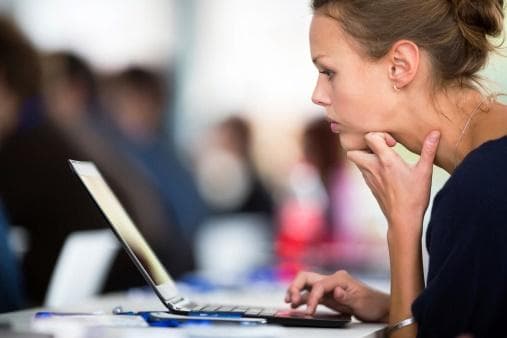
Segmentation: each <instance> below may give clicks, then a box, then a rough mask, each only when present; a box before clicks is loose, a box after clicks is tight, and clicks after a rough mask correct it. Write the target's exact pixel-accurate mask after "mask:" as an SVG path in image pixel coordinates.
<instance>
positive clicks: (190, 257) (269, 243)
mask: <svg viewBox="0 0 507 338" xmlns="http://www.w3.org/2000/svg"><path fill="white" fill-rule="evenodd" d="M0 16H1V19H0V25H1V27H0V40H1V41H0V43H1V44H2V45H0V102H1V103H0V200H1V213H0V216H1V217H0V257H1V259H0V261H1V263H0V299H5V301H3V302H2V303H0V311H8V310H13V309H19V308H23V307H28V306H35V305H41V304H46V305H58V304H60V302H62V301H65V298H66V296H65V295H64V296H62V294H63V293H62V292H63V291H61V290H64V289H65V287H64V285H65V284H69V281H70V280H73V279H72V276H74V277H75V276H76V273H75V271H76V267H82V266H83V265H82V264H84V263H83V258H85V260H86V261H87V262H86V264H87V265H86V266H87V269H89V273H88V275H91V276H94V277H93V278H89V279H90V280H88V281H87V283H88V284H89V285H88V286H87V287H86V286H85V287H83V288H84V291H82V296H83V297H86V296H90V295H92V294H96V293H102V292H110V291H118V290H126V289H129V288H132V287H137V286H143V285H144V284H145V283H144V281H143V280H142V278H141V277H140V275H139V273H138V272H137V271H135V269H134V267H133V266H132V264H131V263H130V261H129V259H128V257H127V256H126V255H125V254H123V252H122V251H121V250H119V249H118V247H117V244H116V241H115V240H114V238H113V239H111V238H109V237H108V236H109V235H110V233H109V231H108V230H107V229H108V227H107V224H106V223H105V221H104V220H103V218H102V217H101V214H100V213H99V211H98V210H97V209H96V207H95V205H94V204H93V203H92V201H91V200H90V198H89V197H88V195H87V194H86V192H85V191H84V188H83V187H82V186H81V184H80V183H79V181H78V180H77V179H76V177H74V176H73V174H72V172H71V171H70V168H69V167H68V165H67V163H66V160H67V159H68V158H73V159H77V160H91V161H94V162H95V163H96V164H97V166H98V167H99V169H100V170H101V171H102V172H103V174H104V176H105V177H106V179H107V180H108V182H109V183H110V185H111V186H112V188H113V190H114V191H115V192H116V193H117V195H118V196H119V199H120V201H121V202H122V203H123V204H124V206H125V208H126V209H127V210H128V212H129V213H130V214H131V216H132V218H133V219H134V221H135V222H136V223H137V225H138V226H139V228H140V230H141V232H142V233H143V234H144V236H145V237H146V239H147V240H148V242H149V243H150V244H151V245H152V246H153V248H154V249H155V252H156V253H157V255H159V257H160V258H161V260H162V262H163V263H164V265H165V266H166V267H167V269H168V270H169V272H170V273H171V274H172V275H173V277H175V278H177V279H180V280H183V281H187V282H188V283H198V284H199V283H200V284H199V285H202V283H212V284H213V283H214V284H220V285H224V284H234V283H237V284H241V283H243V284H244V283H248V282H253V281H257V280H267V281H273V282H280V283H286V282H288V281H289V280H290V279H291V278H292V277H293V276H294V275H295V273H297V271H299V270H301V269H306V270H308V269H311V270H316V271H320V272H333V271H335V270H338V269H348V270H349V271H351V272H352V273H354V274H358V275H361V276H369V277H373V278H378V279H381V280H383V281H385V282H386V283H388V257H387V248H386V245H385V233H386V222H385V220H384V218H383V215H382V213H381V211H380V209H379V207H378V206H377V204H376V202H375V200H374V198H373V196H372V195H371V193H370V192H369V190H368V188H367V187H366V185H365V184H364V183H363V181H362V177H361V175H360V173H359V172H358V171H357V170H356V169H355V168H353V167H352V166H351V165H350V164H349V163H347V161H346V160H345V158H344V154H343V152H342V151H341V149H340V146H339V144H338V140H337V137H336V135H334V134H332V133H331V131H330V129H329V125H328V123H327V122H326V121H325V120H324V119H323V117H324V113H323V111H322V110H321V109H320V108H318V107H316V106H315V105H313V104H312V102H311V100H310V97H311V93H312V90H313V86H314V82H315V80H316V78H317V72H316V70H315V69H314V67H313V65H312V63H311V60H310V54H309V48H308V26H309V23H310V20H311V10H310V6H309V2H308V1H306V0H301V1H294V0H256V1H252V0H144V1H134V0H121V1H120V0H107V1H98V0H89V1H78V0H15V1H14V0H0ZM506 71H507V60H506V59H505V58H502V57H500V56H495V57H493V58H492V60H491V63H490V65H489V66H488V67H487V69H486V70H485V71H484V73H485V76H487V77H488V78H489V79H491V81H490V82H488V85H489V86H490V87H491V89H492V90H493V91H502V89H505V88H507V77H505V76H502V75H505V74H506ZM397 150H398V151H399V152H400V153H401V154H402V155H403V156H404V157H405V158H406V159H407V160H408V161H412V162H413V161H417V157H416V156H415V155H413V154H410V153H409V152H408V151H406V150H405V149H403V148H402V147H398V148H397ZM434 175H435V177H434V180H433V185H434V187H433V192H432V193H433V194H435V193H436V192H437V191H438V189H439V188H440V187H441V186H442V185H443V184H444V182H445V180H446V179H447V175H446V174H445V173H444V172H443V171H442V170H439V169H436V170H435V174H434ZM104 230H105V231H104ZM90 252H94V253H95V254H94V255H93V257H92V256H90V255H89V253H90ZM204 281H205V282H204ZM70 284H72V283H70ZM82 284H85V282H82ZM206 285H207V284H206ZM74 286H75V285H74ZM58 290H60V291H61V292H60V294H59V291H58ZM2 292H3V293H2ZM73 293H74V294H75V295H74V296H76V297H77V295H78V293H79V292H77V291H76V290H75V289H73Z"/></svg>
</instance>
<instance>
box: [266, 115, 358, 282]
mask: <svg viewBox="0 0 507 338" xmlns="http://www.w3.org/2000/svg"><path fill="white" fill-rule="evenodd" d="M301 143H302V153H303V159H302V160H301V161H300V162H299V163H297V164H296V165H295V167H294V168H293V169H292V170H291V172H290V174H289V180H288V189H289V192H288V196H287V198H286V199H285V201H283V202H282V204H281V207H280V210H279V215H278V226H279V229H278V234H277V241H276V250H277V255H278V258H279V260H280V261H279V264H280V268H281V272H282V274H284V277H289V278H292V277H293V276H294V274H295V273H296V272H297V271H299V270H300V269H302V268H308V267H309V266H313V267H319V268H324V267H325V266H327V265H328V264H330V263H331V262H333V261H334V262H336V261H337V260H338V259H340V262H341V263H342V264H346V262H344V260H345V259H344V258H345V257H340V253H339V252H335V251H336V250H338V249H340V246H333V245H332V244H333V242H337V241H343V242H346V241H347V239H346V238H345V237H347V233H346V230H347V227H346V224H344V223H345V222H346V216H347V215H346V213H347V208H348V206H349V205H348V204H350V196H348V195H347V188H348V182H347V174H348V173H347V164H346V160H345V153H344V151H343V149H342V148H341V146H340V145H339V138H338V136H337V135H336V134H333V133H332V132H331V131H330V130H329V122H328V121H327V120H326V119H325V118H316V119H313V120H311V121H309V122H308V123H307V124H306V125H305V127H304V130H303V139H302V142H301Z"/></svg>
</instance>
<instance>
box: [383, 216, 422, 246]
mask: <svg viewBox="0 0 507 338" xmlns="http://www.w3.org/2000/svg"><path fill="white" fill-rule="evenodd" d="M422 228H423V227H422V221H421V220H419V219H415V220H414V219H413V218H412V219H408V218H405V219H402V218H398V219H392V220H390V221H389V224H388V228H387V240H388V244H391V243H396V242H402V243H413V242H414V241H415V242H417V241H420V240H421V238H422V231H423V229H422Z"/></svg>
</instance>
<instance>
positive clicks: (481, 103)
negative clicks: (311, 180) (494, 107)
mask: <svg viewBox="0 0 507 338" xmlns="http://www.w3.org/2000/svg"><path fill="white" fill-rule="evenodd" d="M492 99H493V96H492V95H488V96H486V97H484V98H483V99H482V100H481V102H479V104H478V105H477V107H475V108H474V110H472V112H471V113H470V115H469V117H468V120H467V121H466V123H465V126H464V127H463V129H462V130H461V133H460V135H459V138H458V141H457V142H456V145H455V146H454V169H456V167H457V166H458V147H459V146H460V144H461V142H462V141H463V137H464V136H465V132H466V131H467V129H468V127H469V126H470V123H471V122H472V119H473V118H474V116H475V115H476V114H477V113H478V112H479V110H480V108H481V107H482V105H483V104H484V103H486V102H488V103H489V102H491V100H492Z"/></svg>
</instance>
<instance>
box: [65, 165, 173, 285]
mask: <svg viewBox="0 0 507 338" xmlns="http://www.w3.org/2000/svg"><path fill="white" fill-rule="evenodd" d="M70 163H71V165H72V167H73V168H74V171H75V172H76V173H77V174H78V176H79V178H80V179H81V181H82V182H83V184H84V185H85V187H86V189H87V190H88V191H89V192H90V194H91V196H92V197H93V199H94V200H95V202H96V203H97V205H98V206H99V208H100V209H101V210H102V212H103V213H104V215H105V216H106V218H107V219H108V221H109V223H110V224H111V226H112V227H113V229H114V230H115V232H116V235H117V236H118V237H119V238H120V240H121V241H122V242H123V244H124V245H125V246H126V247H127V250H128V251H129V252H130V254H131V255H133V256H135V258H134V257H132V258H134V259H135V260H137V263H138V265H140V266H141V267H142V268H143V269H144V272H145V274H147V275H148V276H149V278H150V279H151V281H152V282H153V283H154V284H155V285H156V286H161V285H163V284H166V285H167V284H172V283H173V282H172V279H171V277H169V275H168V273H167V272H166V270H165V269H164V267H163V266H162V264H161V263H160V261H159V260H158V258H157V257H156V256H155V253H154V252H153V251H152V250H151V248H150V246H149V245H148V243H146V241H145V239H144V237H143V236H142V234H141V233H140V232H139V230H138V229H137V227H136V226H135V225H134V223H133V222H132V220H131V219H130V217H129V215H127V213H126V212H125V209H123V206H122V205H121V204H120V202H119V201H118V199H117V198H116V196H115V195H114V193H113V192H112V190H111V189H110V188H109V186H108V184H107V183H106V181H105V180H104V178H103V177H102V175H101V174H100V172H99V171H98V169H97V167H96V166H95V165H94V164H93V163H91V162H78V161H70Z"/></svg>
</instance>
